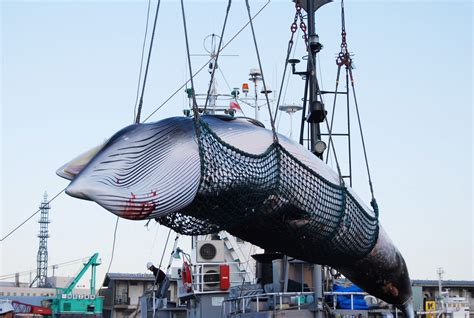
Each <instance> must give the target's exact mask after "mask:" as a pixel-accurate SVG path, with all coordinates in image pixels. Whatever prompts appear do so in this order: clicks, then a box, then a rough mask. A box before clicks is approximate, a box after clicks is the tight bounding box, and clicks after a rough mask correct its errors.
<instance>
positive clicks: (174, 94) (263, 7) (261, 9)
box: [143, 0, 270, 122]
mask: <svg viewBox="0 0 474 318" xmlns="http://www.w3.org/2000/svg"><path fill="white" fill-rule="evenodd" d="M269 3H270V0H269V1H267V3H265V4H264V5H263V6H262V7H261V8H260V10H258V11H257V13H255V14H254V16H253V17H252V20H253V19H255V18H256V17H257V16H258V15H259V14H260V13H261V12H262V11H263V9H265V8H266V7H267V5H268V4H269ZM249 24H250V22H247V23H245V24H244V26H243V27H241V28H240V30H239V31H237V32H236V33H235V34H234V36H233V37H232V38H231V39H230V40H229V41H228V42H227V43H226V44H225V45H224V46H223V47H222V49H221V52H222V51H223V50H224V49H225V48H226V47H227V46H228V45H229V44H230V43H232V42H233V41H234V40H235V38H236V37H237V36H238V35H239V34H240V33H242V31H243V30H244V29H245V28H246V27H247V26H248V25H249ZM212 59H213V58H210V59H209V60H208V61H207V62H206V63H204V64H203V65H202V66H201V68H200V69H199V70H198V71H197V72H196V73H194V74H192V76H191V78H193V77H195V76H196V75H198V74H199V73H200V72H201V71H202V70H203V69H204V68H205V67H206V66H207V65H208V64H209V62H211V61H212ZM191 78H190V79H189V80H187V81H186V82H185V83H184V84H182V85H181V86H180V87H179V88H178V89H177V90H176V91H174V93H173V94H171V96H170V97H168V98H167V99H166V100H165V101H164V102H163V103H161V105H160V106H158V107H157V108H156V109H155V110H154V111H153V112H152V113H151V114H150V115H149V116H148V117H147V118H145V120H144V121H143V122H146V121H148V119H150V118H151V116H153V115H154V114H155V113H156V112H157V111H159V110H160V109H161V108H162V107H163V106H164V105H165V104H166V103H168V102H169V101H170V100H171V99H172V98H173V97H174V96H176V94H178V92H180V91H181V90H182V89H183V88H184V87H185V86H186V85H187V84H188V83H189V82H190V81H191Z"/></svg>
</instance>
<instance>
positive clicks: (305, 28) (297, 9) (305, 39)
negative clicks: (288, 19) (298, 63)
mask: <svg viewBox="0 0 474 318" xmlns="http://www.w3.org/2000/svg"><path fill="white" fill-rule="evenodd" d="M296 14H298V17H299V20H300V29H301V31H303V40H304V43H305V44H306V47H308V33H307V31H308V28H307V27H306V23H305V22H304V18H303V13H301V5H300V4H299V3H297V4H296Z"/></svg>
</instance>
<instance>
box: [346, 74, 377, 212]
mask: <svg viewBox="0 0 474 318" xmlns="http://www.w3.org/2000/svg"><path fill="white" fill-rule="evenodd" d="M349 75H350V78H351V87H352V95H353V97H354V105H355V108H356V113H357V121H358V122H359V132H360V139H361V140H362V149H363V150H364V158H365V167H366V169H367V176H368V178H369V187H370V194H371V195H372V200H371V201H370V204H371V205H372V208H373V209H374V212H375V214H376V215H377V216H378V214H379V210H378V205H377V200H375V195H374V188H373V185H372V178H371V177H370V169H369V160H368V159H367V150H366V147H365V139H364V134H363V132H362V121H361V119H360V114H359V106H358V104H357V97H356V92H355V87H354V77H353V76H352V69H351V68H349Z"/></svg>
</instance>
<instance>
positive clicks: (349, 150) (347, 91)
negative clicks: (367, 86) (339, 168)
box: [346, 67, 352, 187]
mask: <svg viewBox="0 0 474 318" xmlns="http://www.w3.org/2000/svg"><path fill="white" fill-rule="evenodd" d="M346 102H347V147H348V154H349V185H350V186H351V187H352V155H351V154H352V150H351V115H350V107H349V69H348V68H347V67H346Z"/></svg>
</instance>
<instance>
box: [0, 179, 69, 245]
mask: <svg viewBox="0 0 474 318" xmlns="http://www.w3.org/2000/svg"><path fill="white" fill-rule="evenodd" d="M64 190H66V188H64V189H62V190H61V191H60V192H58V193H57V194H56V195H55V196H54V197H53V198H52V199H51V200H49V201H48V202H47V204H50V203H51V202H53V201H54V200H55V199H56V198H57V197H59V195H60V194H61V193H63V192H64ZM40 211H41V208H39V209H38V210H36V212H35V213H33V214H32V215H30V216H29V217H28V218H27V219H26V220H24V221H23V222H21V223H20V224H19V225H18V226H17V227H15V228H14V229H13V230H11V231H10V232H9V233H8V234H7V235H5V236H4V237H2V239H0V242H3V241H4V240H5V239H6V238H7V237H9V236H10V235H12V234H13V233H15V232H16V231H17V230H18V229H19V228H20V227H22V226H23V225H24V224H25V223H26V222H28V221H29V220H31V218H33V217H34V216H35V215H36V214H38V212H40Z"/></svg>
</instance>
